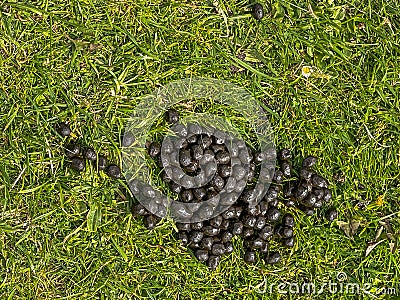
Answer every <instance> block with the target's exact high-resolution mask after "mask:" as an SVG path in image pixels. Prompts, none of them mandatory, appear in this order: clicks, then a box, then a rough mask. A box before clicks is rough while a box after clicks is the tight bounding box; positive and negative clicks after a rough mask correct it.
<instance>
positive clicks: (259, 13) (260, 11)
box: [251, 3, 264, 21]
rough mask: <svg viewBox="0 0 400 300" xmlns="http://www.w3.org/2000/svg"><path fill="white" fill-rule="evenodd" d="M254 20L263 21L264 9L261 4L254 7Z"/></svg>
mask: <svg viewBox="0 0 400 300" xmlns="http://www.w3.org/2000/svg"><path fill="white" fill-rule="evenodd" d="M251 14H252V15H253V17H254V19H256V20H258V21H259V20H261V19H262V18H263V17H264V8H263V6H262V5H261V4H260V3H256V4H254V5H253V8H252V12H251Z"/></svg>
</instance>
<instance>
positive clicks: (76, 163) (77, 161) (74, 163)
mask: <svg viewBox="0 0 400 300" xmlns="http://www.w3.org/2000/svg"><path fill="white" fill-rule="evenodd" d="M71 168H72V169H74V170H76V171H79V172H82V171H84V170H85V160H84V159H82V158H80V157H74V158H72V160H71Z"/></svg>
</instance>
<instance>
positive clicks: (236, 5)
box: [0, 0, 400, 299]
mask: <svg viewBox="0 0 400 300" xmlns="http://www.w3.org/2000/svg"><path fill="white" fill-rule="evenodd" d="M57 2H58V3H56V2H50V1H28V2H0V16H1V19H0V99H1V108H0V172H1V178H0V201H1V207H0V208H1V212H0V253H1V258H0V262H1V268H0V298H1V299H32V298H39V299H54V298H62V299H66V298H68V299H89V298H94V299H98V298H104V299H106V298H107V299H116V298H121V299H122V298H134V299H135V298H150V299H189V298H193V299H213V298H217V299H259V298H261V297H263V298H265V299H286V298H293V299H299V298H304V299H330V298H334V299H339V298H343V299H353V298H354V299H360V297H361V295H358V296H354V295H345V294H339V295H334V296H332V295H330V294H329V293H325V294H321V295H319V296H317V295H314V296H311V295H304V296H301V297H298V296H297V295H292V296H291V295H282V294H278V293H276V289H275V293H273V294H270V293H269V284H270V283H275V284H278V283H280V282H286V283H299V284H301V283H303V282H310V281H311V282H315V283H316V284H320V285H321V284H322V283H324V282H326V283H327V282H329V280H331V281H334V280H335V278H336V275H337V273H338V272H344V273H346V274H347V277H348V279H347V282H354V283H360V284H363V283H370V284H371V286H372V288H373V289H372V293H374V294H375V295H377V296H378V292H379V289H381V288H383V287H386V288H396V289H397V293H400V286H399V285H398V282H399V280H400V279H399V277H400V266H399V260H400V255H399V250H398V249H396V250H395V251H394V253H391V252H390V250H389V243H388V241H384V242H382V243H381V244H379V245H378V246H377V247H376V248H375V249H374V250H373V251H372V253H371V254H370V255H369V256H368V257H365V248H366V245H367V242H369V241H371V240H373V239H374V237H375V232H376V231H377V230H378V229H379V228H380V226H381V225H380V221H381V220H382V218H384V217H385V216H387V215H390V214H393V213H398V212H399V202H398V201H399V200H398V199H399V197H400V183H399V165H400V142H399V135H400V113H399V107H400V101H399V86H400V75H399V74H400V67H399V64H398V61H399V59H400V50H399V49H400V47H399V46H400V45H399V44H400V43H399V41H400V38H399V35H398V31H399V29H400V22H399V14H400V10H399V6H398V3H397V2H396V1H393V0H392V1H384V0H382V1H378V0H375V1H368V0H363V1H358V0H357V1H356V0H349V1H339V0H335V1H334V3H333V4H328V1H283V0H277V1H271V3H266V2H264V3H263V4H265V7H266V11H267V15H266V16H265V18H264V19H263V20H262V21H261V22H257V21H255V20H254V19H253V18H252V17H251V16H250V15H248V14H246V11H248V7H249V6H248V2H247V1H244V0H243V1H241V0H239V1H232V0H227V1H217V2H219V6H220V7H219V10H220V11H221V12H222V13H216V11H215V9H214V8H213V6H212V4H211V2H207V1H197V2H190V1H153V2H151V3H148V2H145V1H141V0H137V1H92V0H87V1H76V0H67V1H57ZM317 2H318V3H319V2H320V3H321V4H319V5H318V6H317ZM332 2H333V1H332ZM239 53H245V54H246V59H245V60H244V61H242V60H240V59H238V58H237V55H238V54H239ZM232 65H234V66H236V67H238V68H240V70H241V71H240V72H238V73H232V72H231V66H232ZM304 65H309V66H314V68H315V69H317V70H318V71H316V72H314V73H313V76H311V77H309V78H308V79H306V78H304V77H302V75H301V68H302V66H304ZM195 76H196V77H197V76H203V77H209V78H218V79H223V80H227V81H230V82H232V83H235V84H237V85H239V86H242V87H244V88H245V89H247V90H248V91H249V92H250V93H251V94H252V95H254V97H255V98H257V99H258V100H259V101H261V102H263V103H264V104H265V105H266V106H267V107H268V113H269V117H270V122H271V124H272V126H273V128H274V132H275V138H276V144H277V146H278V148H282V147H289V148H290V149H291V150H292V151H293V152H294V153H295V157H296V159H295V161H294V163H295V165H296V164H297V165H298V164H299V162H300V158H301V157H304V156H305V155H308V154H314V155H318V156H320V157H321V160H320V163H319V166H318V171H319V172H320V173H321V174H323V175H324V176H326V177H327V178H328V179H329V180H330V182H332V186H333V191H334V196H335V197H334V204H335V205H336V206H337V207H338V210H339V212H340V217H339V219H340V220H341V221H348V220H349V219H356V220H358V221H359V222H360V224H361V225H360V228H359V229H358V231H357V233H356V235H355V236H354V238H352V239H349V238H348V237H346V236H345V235H344V233H343V231H342V230H340V229H339V227H338V224H337V223H336V222H334V223H333V224H331V225H327V224H326V223H325V222H323V221H321V219H320V218H319V217H318V216H313V217H311V218H305V217H304V216H303V215H301V214H300V213H296V216H297V227H296V234H297V237H298V239H297V243H296V245H295V247H294V249H293V250H292V251H287V253H285V255H284V260H283V263H281V264H280V265H278V266H269V265H264V264H263V263H262V262H259V263H257V264H256V265H254V266H248V265H246V264H245V263H244V262H243V260H242V259H241V256H242V254H243V253H242V251H243V250H242V249H241V247H240V241H239V240H238V241H236V242H235V243H236V244H235V245H236V249H235V252H234V253H233V254H232V255H230V256H226V257H224V258H223V260H222V263H221V264H220V267H219V268H218V269H217V270H216V271H213V272H211V271H209V270H208V269H207V267H206V266H204V265H202V264H200V263H198V262H196V260H195V259H194V258H193V255H192V254H191V253H190V252H189V251H186V250H185V249H184V248H183V247H181V246H179V243H178V242H177V241H176V240H175V239H174V238H173V235H172V228H173V227H172V224H171V223H170V222H167V221H165V222H163V223H161V224H160V225H159V226H158V227H157V228H156V229H155V230H153V231H148V230H146V229H145V228H144V227H143V225H142V222H141V220H135V219H134V218H133V217H132V216H131V214H130V213H129V205H130V204H129V202H130V201H129V198H125V196H124V192H123V189H122V187H121V184H120V183H119V182H115V181H111V180H110V179H109V178H107V177H106V176H105V175H104V174H103V175H97V174H96V172H95V170H94V169H90V168H89V169H88V170H87V172H85V173H84V174H82V175H77V174H76V173H74V172H72V171H71V170H70V169H69V168H68V162H67V161H66V160H65V159H64V157H63V148H62V146H63V143H64V141H63V140H62V139H61V138H60V137H59V136H57V135H56V134H55V131H54V129H53V128H54V125H55V124H56V123H57V122H59V121H65V120H68V121H69V122H70V123H71V127H72V129H73V132H74V134H75V135H76V137H79V138H80V139H81V140H82V142H83V143H86V144H90V145H93V147H94V148H95V149H96V150H97V151H99V152H102V153H105V154H107V155H108V157H110V159H111V160H113V161H114V162H119V161H120V150H119V136H120V134H121V133H122V132H123V129H124V125H125V122H126V121H127V119H128V117H129V115H130V112H131V111H132V109H133V108H134V106H135V104H136V103H137V102H138V101H140V97H141V96H144V95H146V94H148V93H151V92H152V91H153V90H154V89H156V88H157V87H159V86H161V85H163V84H167V83H168V82H171V81H172V80H177V79H181V78H186V77H195ZM335 173H340V174H341V175H342V176H344V178H345V180H344V182H343V183H339V182H336V181H335V180H334V179H333V174H335ZM359 183H360V184H363V185H364V186H365V189H364V190H361V189H359V188H357V187H358V184H359ZM379 196H383V197H384V198H383V199H384V201H383V204H382V205H377V203H376V200H377V199H378V197H379ZM360 200H362V201H368V202H370V204H369V205H368V206H367V208H366V209H365V210H360V209H357V205H356V204H357V202H358V201H360ZM100 215H101V220H100V218H99V216H100ZM388 220H390V222H391V224H392V226H393V229H394V236H395V237H397V236H398V233H399V229H400V222H399V219H398V214H397V215H392V216H391V217H390V218H388ZM384 235H385V231H384V233H383V236H384ZM264 280H267V284H265V281H264ZM257 285H258V286H260V287H261V289H262V288H264V287H266V288H267V292H266V293H265V294H260V293H257V290H256V288H254V287H255V286H257ZM368 297H372V296H368V295H364V298H368ZM378 297H385V296H384V295H382V296H378ZM386 297H387V298H389V297H390V296H386ZM391 298H393V299H395V296H392V297H391Z"/></svg>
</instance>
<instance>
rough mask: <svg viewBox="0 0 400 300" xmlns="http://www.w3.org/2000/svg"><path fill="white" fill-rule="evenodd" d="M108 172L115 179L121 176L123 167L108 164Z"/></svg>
mask: <svg viewBox="0 0 400 300" xmlns="http://www.w3.org/2000/svg"><path fill="white" fill-rule="evenodd" d="M106 173H107V175H108V176H110V177H111V178H114V179H119V178H121V169H120V168H119V167H118V166H117V165H114V164H111V165H108V166H107V170H106Z"/></svg>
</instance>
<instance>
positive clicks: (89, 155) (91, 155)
mask: <svg viewBox="0 0 400 300" xmlns="http://www.w3.org/2000/svg"><path fill="white" fill-rule="evenodd" d="M83 156H84V157H85V158H86V159H87V160H92V161H95V160H96V158H97V155H96V152H95V151H94V150H93V148H85V149H84V151H83Z"/></svg>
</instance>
